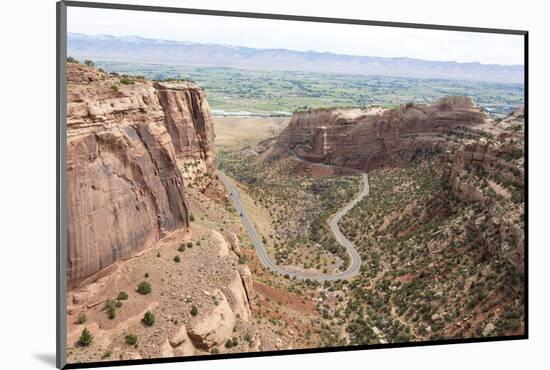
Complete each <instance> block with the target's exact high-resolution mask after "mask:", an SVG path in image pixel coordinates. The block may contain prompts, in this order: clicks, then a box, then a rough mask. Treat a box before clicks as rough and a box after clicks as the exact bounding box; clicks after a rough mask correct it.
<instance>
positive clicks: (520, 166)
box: [443, 123, 525, 270]
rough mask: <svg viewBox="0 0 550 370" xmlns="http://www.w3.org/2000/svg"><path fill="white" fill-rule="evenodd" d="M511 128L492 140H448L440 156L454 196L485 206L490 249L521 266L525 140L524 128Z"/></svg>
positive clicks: (445, 179)
mask: <svg viewBox="0 0 550 370" xmlns="http://www.w3.org/2000/svg"><path fill="white" fill-rule="evenodd" d="M521 126H523V123H521ZM510 127H515V126H510ZM513 130H514V133H513V134H510V133H509V132H502V133H501V134H499V135H498V137H497V138H495V139H485V138H481V139H478V140H465V141H462V142H459V143H453V144H451V145H449V146H448V147H447V149H446V152H445V155H444V157H443V181H444V182H445V183H446V184H447V185H448V186H449V190H450V192H451V193H452V194H453V195H454V196H456V197H458V198H460V199H462V200H463V201H466V202H478V203H479V204H481V205H482V206H483V208H484V209H486V210H487V211H488V214H489V216H490V220H491V223H490V227H488V230H486V237H487V238H486V239H487V240H489V241H490V242H489V243H487V244H488V249H489V251H490V253H491V254H496V253H498V254H500V255H503V256H504V258H505V259H506V260H508V262H510V263H511V264H512V265H513V266H515V267H516V268H518V270H523V268H524V247H525V240H524V238H525V237H524V229H523V214H524V150H523V148H524V144H523V136H522V135H523V133H521V134H520V133H519V131H517V130H516V129H513Z"/></svg>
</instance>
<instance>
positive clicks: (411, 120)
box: [67, 62, 525, 362]
mask: <svg viewBox="0 0 550 370" xmlns="http://www.w3.org/2000/svg"><path fill="white" fill-rule="evenodd" d="M67 82H68V84H67V99H68V104H67V193H68V199H67V209H68V215H67V217H68V271H67V278H68V288H69V290H68V295H67V312H68V317H67V327H68V333H67V347H68V348H67V350H68V357H69V362H82V361H99V360H110V359H111V360H112V359H143V358H155V357H171V356H189V355H205V354H209V353H210V354H216V353H237V352H249V351H266V350H281V349H292V348H319V347H323V346H340V345H355V344H375V343H388V342H389V343H397V342H408V341H415V340H433V339H444V338H466V337H479V336H481V335H483V336H490V335H513V334H517V333H520V332H521V331H522V330H523V321H522V320H523V314H524V313H523V311H522V310H523V308H522V299H523V285H522V281H523V278H524V275H523V274H524V267H525V266H524V257H525V256H524V246H525V236H524V227H523V225H524V217H525V215H524V197H525V195H524V177H525V170H524V168H525V163H524V158H525V152H524V144H525V142H524V134H525V127H524V125H525V123H524V114H525V113H524V111H523V109H519V110H517V111H515V112H513V113H511V114H510V115H509V116H507V117H504V118H503V119H498V120H494V119H493V118H492V117H491V116H490V115H489V114H488V113H487V112H485V111H484V110H483V109H482V108H481V107H479V106H477V105H476V104H475V102H474V101H473V100H472V99H471V98H468V97H463V96H449V97H444V98H441V99H439V100H436V101H434V102H433V103H431V104H416V103H407V104H402V105H398V106H396V107H394V108H391V109H388V108H382V107H381V106H369V107H366V108H338V107H335V108H321V109H307V110H303V111H297V112H295V113H294V114H293V115H292V117H291V118H290V119H288V118H283V117H214V116H212V114H211V112H210V109H209V104H208V101H207V95H206V93H205V91H204V90H203V89H202V88H201V87H199V86H198V85H196V84H195V83H192V82H189V81H181V80H163V81H160V80H159V81H153V80H147V79H145V78H143V77H140V76H135V75H134V76H132V75H119V74H118V73H114V72H111V73H107V72H105V71H103V70H101V69H97V68H94V66H93V63H88V65H87V64H80V63H77V62H69V63H67ZM241 133H242V134H241ZM217 136H218V137H217ZM221 171H223V172H221ZM366 173H368V177H367V175H366ZM226 174H227V176H229V177H230V178H231V180H230V182H228V181H221V179H220V178H222V179H224V178H225V177H226ZM367 179H368V181H369V182H367ZM223 183H225V184H226V186H227V183H230V184H231V186H228V187H227V189H226V188H224V185H223ZM369 187H370V191H369V190H368V189H369ZM235 198H239V202H234V203H232V202H231V200H233V201H234V200H235ZM244 209H246V212H245V211H243V210H244ZM245 216H246V220H244V218H245ZM334 217H336V221H334V222H336V224H337V225H336V226H334V225H335V223H334V222H332V224H331V222H330V221H331V219H333V218H334ZM245 221H246V222H245ZM245 223H248V224H250V225H248V228H245V225H244V224H245ZM252 228H253V229H254V230H256V231H255V234H257V235H256V236H255V238H254V240H251V238H250V236H249V234H248V233H247V229H248V232H250V229H252ZM335 228H336V229H337V230H338V233H339V234H340V235H342V236H343V239H345V240H346V241H347V244H349V245H353V251H354V253H355V254H357V256H356V258H350V254H349V253H347V252H346V248H344V246H343V245H342V243H341V240H340V242H339V240H338V238H337V237H335V232H334V229H335ZM340 239H342V238H340ZM257 244H262V246H263V253H264V254H265V255H264V256H262V257H263V258H260V257H259V256H258V251H257V250H256V249H255V246H256V245H257ZM347 250H348V252H349V250H350V249H349V248H348V249H347ZM265 260H269V261H270V263H271V264H273V265H277V266H280V268H272V269H268V268H266V266H265ZM354 264H355V266H354ZM348 268H349V269H350V270H353V274H349V276H345V274H342V272H345V271H347V269H348ZM277 271H279V272H280V273H278V272H277ZM319 276H322V277H327V276H344V278H341V279H340V278H339V279H336V278H335V279H325V278H323V279H315V278H314V277H319ZM298 277H299V278H298ZM144 284H145V286H148V289H145V290H143V289H142V286H143V285H144ZM122 293H124V294H122ZM119 297H121V298H119ZM148 313H149V315H151V314H153V315H154V318H153V323H152V324H151V325H149V324H147V320H146V317H147V315H148ZM84 328H86V329H87V330H89V331H90V332H91V333H92V335H93V336H94V340H93V343H92V344H91V345H87V346H84V345H82V343H81V341H80V339H79V336H80V335H82V332H83V329H84ZM129 335H130V337H132V336H135V337H136V338H139V339H136V343H134V344H130V343H129V342H132V343H133V341H129V340H128V339H127V337H128V336H129Z"/></svg>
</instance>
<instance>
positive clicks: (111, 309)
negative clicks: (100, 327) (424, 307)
mask: <svg viewBox="0 0 550 370" xmlns="http://www.w3.org/2000/svg"><path fill="white" fill-rule="evenodd" d="M107 316H108V317H109V319H110V320H114V319H115V318H116V308H115V307H109V308H107Z"/></svg>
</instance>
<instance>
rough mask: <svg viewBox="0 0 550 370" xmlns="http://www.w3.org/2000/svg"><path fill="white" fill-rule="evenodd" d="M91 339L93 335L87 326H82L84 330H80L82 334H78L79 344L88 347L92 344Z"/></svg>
mask: <svg viewBox="0 0 550 370" xmlns="http://www.w3.org/2000/svg"><path fill="white" fill-rule="evenodd" d="M93 340H94V336H93V335H92V334H91V333H90V332H89V331H88V328H84V330H82V334H80V338H79V339H78V341H79V342H80V344H81V345H83V346H84V347H88V346H89V345H90V344H92V342H93Z"/></svg>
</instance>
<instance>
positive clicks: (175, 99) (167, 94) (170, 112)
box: [153, 82, 214, 171]
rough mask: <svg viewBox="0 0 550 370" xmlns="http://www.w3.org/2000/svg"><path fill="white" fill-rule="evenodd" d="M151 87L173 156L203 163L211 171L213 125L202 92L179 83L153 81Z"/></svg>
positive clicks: (212, 166) (212, 164) (212, 167)
mask: <svg viewBox="0 0 550 370" xmlns="http://www.w3.org/2000/svg"><path fill="white" fill-rule="evenodd" d="M153 86H154V88H155V89H156V93H157V96H158V100H159V102H160V105H161V106H162V108H163V110H164V125H165V127H166V129H167V131H168V133H169V134H170V137H171V138H172V144H173V145H174V148H175V151H176V156H177V157H179V158H183V159H185V160H189V159H198V160H202V161H204V162H205V163H206V168H207V170H209V171H214V154H213V153H214V152H213V148H214V123H213V121H212V116H211V114H210V108H209V107H208V101H207V100H206V95H205V93H204V91H203V90H201V89H199V88H197V87H196V86H195V85H193V84H190V83H181V82H156V83H154V85H153Z"/></svg>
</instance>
